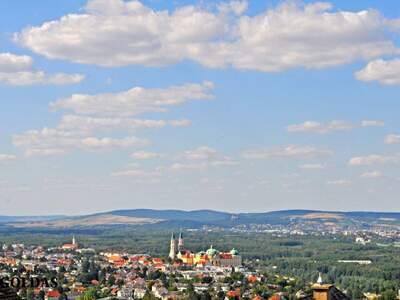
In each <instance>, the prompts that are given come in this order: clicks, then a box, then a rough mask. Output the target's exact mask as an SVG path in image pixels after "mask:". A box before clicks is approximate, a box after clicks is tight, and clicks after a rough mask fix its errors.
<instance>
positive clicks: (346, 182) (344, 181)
mask: <svg viewBox="0 0 400 300" xmlns="http://www.w3.org/2000/svg"><path fill="white" fill-rule="evenodd" d="M326 183H327V184H328V185H339V186H346V185H350V184H351V181H350V180H348V179H335V180H328V181H327V182H326Z"/></svg>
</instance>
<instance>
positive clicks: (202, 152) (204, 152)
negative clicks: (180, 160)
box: [182, 146, 218, 160]
mask: <svg viewBox="0 0 400 300" xmlns="http://www.w3.org/2000/svg"><path fill="white" fill-rule="evenodd" d="M217 154H218V152H217V150H215V149H213V148H210V147H208V146H201V147H198V148H196V149H193V150H186V151H184V152H183V154H182V156H183V157H184V158H185V159H188V160H209V159H212V158H214V157H216V156H217Z"/></svg>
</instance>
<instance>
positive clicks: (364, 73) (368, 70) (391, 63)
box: [355, 59, 400, 85]
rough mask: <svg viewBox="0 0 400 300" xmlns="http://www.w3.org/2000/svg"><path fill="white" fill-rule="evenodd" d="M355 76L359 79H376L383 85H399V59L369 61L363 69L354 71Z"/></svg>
mask: <svg viewBox="0 0 400 300" xmlns="http://www.w3.org/2000/svg"><path fill="white" fill-rule="evenodd" d="M355 76H356V78H357V79H358V80H361V81H367V82H369V81H378V82H379V83H380V84H384V85H399V84H400V59H393V60H383V59H377V60H374V61H371V62H369V63H368V64H367V65H366V66H365V68H364V69H362V70H360V71H358V72H356V73H355Z"/></svg>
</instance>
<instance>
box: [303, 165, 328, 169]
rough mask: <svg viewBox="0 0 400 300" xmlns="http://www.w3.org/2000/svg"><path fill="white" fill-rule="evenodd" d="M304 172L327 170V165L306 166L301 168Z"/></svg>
mask: <svg viewBox="0 0 400 300" xmlns="http://www.w3.org/2000/svg"><path fill="white" fill-rule="evenodd" d="M299 168H300V169H303V170H322V169H325V168H326V165H325V164H304V165H300V166H299Z"/></svg>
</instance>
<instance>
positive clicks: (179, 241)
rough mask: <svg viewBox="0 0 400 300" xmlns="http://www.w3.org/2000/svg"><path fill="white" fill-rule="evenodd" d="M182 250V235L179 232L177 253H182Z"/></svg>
mask: <svg viewBox="0 0 400 300" xmlns="http://www.w3.org/2000/svg"><path fill="white" fill-rule="evenodd" d="M183 250H184V245H183V235H182V232H180V233H179V239H178V251H183Z"/></svg>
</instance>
